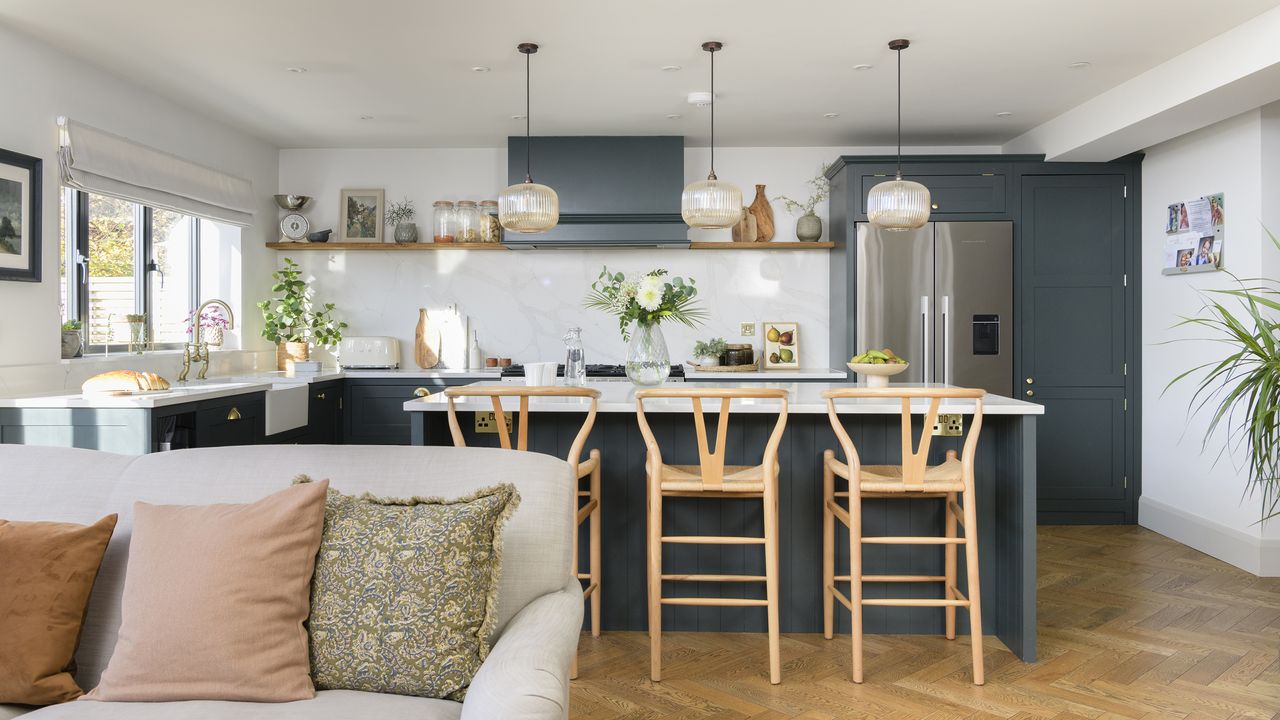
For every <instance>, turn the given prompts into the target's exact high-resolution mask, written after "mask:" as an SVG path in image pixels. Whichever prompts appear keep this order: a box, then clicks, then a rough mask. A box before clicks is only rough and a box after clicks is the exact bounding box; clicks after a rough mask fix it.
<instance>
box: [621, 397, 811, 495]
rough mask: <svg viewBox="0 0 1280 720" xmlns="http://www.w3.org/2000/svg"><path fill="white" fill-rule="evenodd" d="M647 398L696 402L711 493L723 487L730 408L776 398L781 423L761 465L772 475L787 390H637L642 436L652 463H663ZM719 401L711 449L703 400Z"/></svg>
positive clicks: (695, 418)
mask: <svg viewBox="0 0 1280 720" xmlns="http://www.w3.org/2000/svg"><path fill="white" fill-rule="evenodd" d="M648 398H655V399H656V398H674V399H681V398H684V399H688V400H691V401H693V429H694V432H696V433H697V439H698V465H699V466H700V467H701V470H702V473H701V474H702V485H703V487H705V488H707V489H708V490H717V489H719V488H722V487H723V486H724V452H725V445H726V443H725V439H726V438H727V437H728V434H729V406H730V403H732V402H733V401H734V400H742V399H776V400H778V401H779V403H778V421H777V423H775V424H774V426H773V432H772V433H771V434H770V435H769V441H768V442H767V443H765V449H764V457H763V459H762V460H761V463H762V464H763V465H764V467H765V472H766V473H768V474H770V475H772V473H773V471H774V466H775V464H776V463H777V460H778V445H779V444H781V442H782V433H783V431H784V430H785V429H786V426H787V391H786V390H783V389H781V388H674V387H663V388H654V389H652V390H638V391H636V421H637V422H639V423H640V434H641V435H643V436H644V442H645V446H646V448H647V449H648V455H649V461H650V462H651V463H656V464H657V465H661V464H662V450H661V449H660V448H659V447H658V441H657V439H656V438H654V436H653V431H652V430H651V429H650V428H649V421H648V420H647V419H646V418H645V414H644V401H645V400H646V399H648ZM704 398H706V399H711V400H716V399H718V400H719V401H720V417H719V420H718V421H717V423H716V444H715V447H714V448H712V447H711V446H710V444H709V442H708V438H707V420H706V418H705V417H704V415H703V409H702V400H703V399H704Z"/></svg>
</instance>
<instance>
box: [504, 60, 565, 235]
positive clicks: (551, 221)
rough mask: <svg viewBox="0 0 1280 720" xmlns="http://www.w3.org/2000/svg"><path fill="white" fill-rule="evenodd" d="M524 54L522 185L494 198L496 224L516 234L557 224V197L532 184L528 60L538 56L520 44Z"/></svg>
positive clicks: (532, 231) (549, 191) (558, 200)
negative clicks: (496, 207) (496, 199)
mask: <svg viewBox="0 0 1280 720" xmlns="http://www.w3.org/2000/svg"><path fill="white" fill-rule="evenodd" d="M516 49H517V50H519V51H520V52H522V53H524V182H522V183H516V184H515V185H511V186H509V187H508V188H507V189H505V190H503V191H502V192H501V193H500V194H499V195H498V222H499V223H501V224H502V227H504V228H506V229H508V230H510V231H512V232H518V233H540V232H546V231H548V230H550V229H551V228H553V227H555V226H556V223H558V222H560V197H559V196H558V195H556V191H555V190H552V189H551V188H549V187H547V186H546V185H539V184H538V183H535V182H534V181H533V170H532V167H533V162H532V140H530V137H529V107H530V102H529V94H530V92H529V56H530V55H532V54H534V53H536V52H538V46H537V45H535V44H533V43H520V44H519V45H517V46H516Z"/></svg>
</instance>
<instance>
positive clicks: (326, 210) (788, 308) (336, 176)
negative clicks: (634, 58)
mask: <svg viewBox="0 0 1280 720" xmlns="http://www.w3.org/2000/svg"><path fill="white" fill-rule="evenodd" d="M992 150H993V148H989V147H974V148H908V149H907V152H909V153H910V152H991V151H992ZM885 152H891V149H888V148H880V147H876V148H865V147H864V148H834V147H830V148H720V149H718V150H717V151H716V172H717V174H718V175H719V177H720V178H721V179H722V180H728V181H731V182H734V183H736V184H737V185H738V187H739V188H741V189H742V191H743V195H744V202H746V203H750V202H751V199H752V197H753V196H754V193H755V188H754V186H755V184H757V183H764V184H765V185H766V186H767V193H768V195H769V197H770V198H772V197H775V196H777V195H779V194H784V195H788V196H790V197H793V198H796V199H798V200H803V199H804V198H806V197H807V193H808V191H809V187H808V186H806V185H805V182H806V181H807V180H809V179H810V178H812V177H814V176H815V175H817V174H818V173H819V171H820V169H821V168H823V167H825V166H826V165H827V164H829V163H830V162H831V161H833V160H834V159H835V158H836V157H838V156H839V155H841V154H860V153H885ZM708 155H709V151H708V150H707V149H706V148H689V149H687V150H686V151H685V179H686V182H687V181H692V180H694V179H701V178H705V177H706V173H707V162H708V159H709V158H708ZM506 173H507V159H506V150H505V149H494V148H471V149H382V150H357V149H338V150H333V149H314V150H312V149H302V150H282V151H281V152H280V185H279V192H282V193H284V192H287V193H296V194H302V195H312V196H314V197H315V198H316V200H315V202H314V204H313V206H312V207H311V208H310V209H308V211H307V216H308V217H309V219H310V220H311V224H312V227H313V228H317V229H324V228H331V227H335V226H336V225H337V221H338V195H339V191H340V190H341V189H342V188H344V187H347V188H362V187H363V188H368V187H373V188H385V190H386V197H387V200H388V201H389V202H390V201H399V200H401V199H402V198H404V197H408V198H410V199H412V200H413V201H414V202H415V204H416V206H417V209H418V212H419V217H418V223H419V232H420V233H421V234H426V233H427V232H428V231H429V225H430V221H431V218H430V215H431V203H432V202H433V201H435V200H439V199H450V200H464V199H471V200H483V199H486V198H493V197H495V196H496V195H497V193H498V191H499V190H501V189H502V188H503V187H504V186H505V185H506ZM535 175H536V168H535ZM675 191H676V192H678V190H675ZM773 205H774V215H775V218H776V219H777V225H778V234H777V238H778V239H788V240H793V239H795V220H796V218H795V216H792V215H788V214H787V213H786V211H785V209H784V207H783V204H782V203H780V202H775V203H773ZM817 212H818V214H819V216H820V217H822V218H824V220H825V218H826V203H825V202H824V203H822V204H821V205H819V207H818V209H817ZM825 230H826V228H824V233H825ZM690 232H691V234H690V238H691V239H698V240H720V239H726V240H727V239H728V235H729V231H728V230H720V231H690ZM823 239H824V240H825V239H826V237H825V236H824V237H823ZM280 254H281V255H284V256H287V257H290V258H293V259H294V260H296V261H297V262H299V264H301V265H302V266H303V267H304V268H305V269H306V271H307V272H308V273H309V274H311V275H312V276H314V277H315V280H316V288H317V293H318V295H319V296H322V299H323V300H326V301H330V302H335V303H337V304H338V308H339V311H340V315H341V316H342V317H343V318H344V319H345V320H346V321H347V322H348V323H350V325H351V328H350V330H349V332H351V333H353V334H360V335H392V336H395V337H399V338H401V340H402V351H403V353H402V354H403V356H404V357H403V358H402V363H406V364H411V363H412V349H411V347H410V343H409V341H410V340H412V338H413V330H414V326H415V324H416V323H417V317H418V316H417V309H418V308H419V307H423V306H425V307H428V308H441V307H443V306H445V305H447V304H450V303H457V304H458V305H460V306H461V308H462V310H463V312H464V313H466V314H468V315H470V316H471V318H472V322H473V327H475V328H476V329H477V333H478V335H479V340H480V344H481V346H482V349H483V350H484V352H485V353H486V354H488V355H497V356H505V357H511V358H514V359H515V360H516V361H517V362H528V361H535V360H556V359H560V356H561V354H562V353H563V349H562V345H561V342H560V336H561V335H562V334H563V333H564V330H565V329H566V328H568V327H570V326H572V325H580V326H581V327H582V328H583V331H584V332H583V335H584V340H585V342H586V346H587V359H588V362H593V363H594V362H602V363H616V362H621V361H622V359H623V357H624V353H625V345H624V344H623V342H622V340H621V338H620V337H619V334H618V330H617V326H616V321H614V320H613V319H612V318H611V317H609V316H606V315H604V314H602V313H600V312H597V311H589V310H585V309H583V307H582V298H583V296H584V295H585V294H586V292H587V290H588V288H589V286H590V284H591V281H592V280H594V279H595V278H596V276H597V275H598V274H599V272H600V269H601V267H602V266H604V265H608V266H609V267H610V269H612V270H617V271H635V272H640V271H645V270H649V269H652V268H658V267H661V268H666V269H667V270H669V271H671V272H672V273H673V274H676V275H683V276H686V277H688V276H692V277H693V278H695V279H696V280H697V282H698V287H699V288H700V289H701V290H702V292H703V297H704V300H705V304H706V307H707V309H708V310H709V311H710V313H711V316H710V319H709V320H708V322H707V323H706V325H705V327H703V328H701V329H699V330H690V329H687V328H684V327H677V326H669V327H668V328H667V329H666V330H665V332H666V335H667V342H668V345H669V346H670V349H671V358H672V361H673V362H681V361H683V360H686V359H688V358H689V357H690V355H691V350H692V345H693V342H694V341H695V340H697V339H699V338H705V337H711V336H717V335H719V336H724V337H725V338H726V339H727V340H728V341H729V342H745V341H748V339H746V338H742V339H739V338H740V337H741V336H739V335H738V323H739V322H743V321H754V322H757V323H758V322H761V321H796V322H799V323H800V359H801V364H802V365H804V366H806V367H809V366H815V367H817V366H822V367H825V365H826V358H827V346H828V342H827V340H828V338H827V328H828V326H829V318H828V314H829V310H828V288H827V263H828V258H827V253H826V252H824V251H807V252H717V251H689V250H675V249H672V250H654V249H611V250H536V251H530V252H506V253H497V252H493V253H490V252H481V253H474V252H473V253H463V252H457V251H453V252H446V253H411V254H406V253H340V252H335V253H315V252H305V253H304V252H296V253H288V252H283V253H280ZM757 332H758V328H757ZM754 341H755V342H756V343H757V345H758V342H759V337H758V335H757V336H756V337H755V338H754Z"/></svg>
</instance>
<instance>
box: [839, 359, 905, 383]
mask: <svg viewBox="0 0 1280 720" xmlns="http://www.w3.org/2000/svg"><path fill="white" fill-rule="evenodd" d="M847 364H848V366H849V369H850V370H852V371H854V372H856V373H858V374H859V375H861V376H862V377H863V378H864V379H865V380H866V383H867V387H871V388H882V387H889V378H891V377H893V376H894V375H897V374H898V373H901V372H903V371H905V370H906V369H907V368H909V367H911V363H881V364H872V363H847Z"/></svg>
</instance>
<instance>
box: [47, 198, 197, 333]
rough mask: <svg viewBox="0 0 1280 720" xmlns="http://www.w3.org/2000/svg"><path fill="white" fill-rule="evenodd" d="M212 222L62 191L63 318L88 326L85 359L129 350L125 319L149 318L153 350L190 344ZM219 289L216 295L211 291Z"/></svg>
mask: <svg viewBox="0 0 1280 720" xmlns="http://www.w3.org/2000/svg"><path fill="white" fill-rule="evenodd" d="M215 225H216V224H215V223H213V222H212V221H209V220H206V219H203V218H196V217H192V216H190V215H183V214H180V213H176V212H173V211H170V210H161V209H156V208H150V207H146V206H144V205H140V204H138V203H134V202H129V201H127V200H119V199H116V198H113V197H108V196H105V195H98V194H94V193H88V192H84V191H81V190H74V189H71V188H65V189H64V190H63V192H62V247H63V258H64V261H63V263H62V272H61V275H62V280H63V283H62V287H63V317H64V319H66V320H79V321H80V322H81V323H82V324H83V328H84V330H83V332H84V337H85V340H86V352H89V353H102V352H114V351H117V350H124V349H125V348H127V346H128V343H129V323H128V319H127V316H128V315H131V314H144V315H146V317H147V338H148V339H150V340H151V341H153V343H154V345H153V347H155V348H177V347H181V346H182V343H183V342H185V341H186V339H187V317H188V315H189V314H190V312H191V310H192V309H193V308H195V307H196V306H197V305H198V304H199V302H200V290H201V288H200V278H201V267H200V265H201V259H202V256H204V255H216V254H217V248H216V247H213V248H209V249H208V250H207V251H206V250H205V249H204V248H203V247H202V243H201V240H202V237H203V236H205V235H209V236H211V238H213V239H214V240H215V243H211V244H216V238H217V237H218V229H217V227H215ZM210 289H211V290H212V289H216V288H210Z"/></svg>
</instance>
